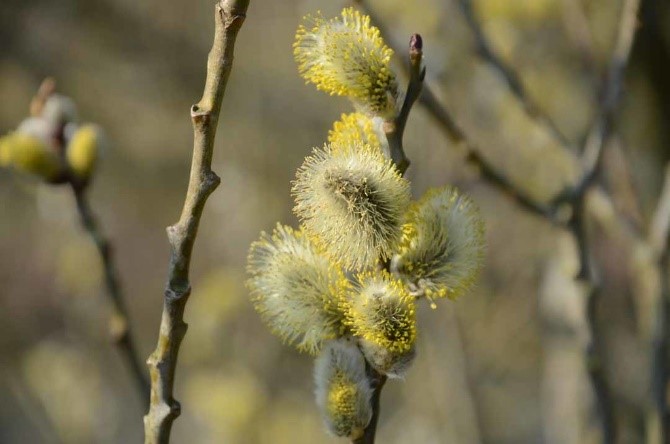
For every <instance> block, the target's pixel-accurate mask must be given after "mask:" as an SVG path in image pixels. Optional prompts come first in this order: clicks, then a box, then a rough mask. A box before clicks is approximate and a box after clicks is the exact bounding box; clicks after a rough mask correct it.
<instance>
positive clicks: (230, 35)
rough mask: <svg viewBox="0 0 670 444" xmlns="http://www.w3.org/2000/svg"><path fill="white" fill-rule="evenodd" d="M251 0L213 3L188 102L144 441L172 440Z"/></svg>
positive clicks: (156, 443)
mask: <svg viewBox="0 0 670 444" xmlns="http://www.w3.org/2000/svg"><path fill="white" fill-rule="evenodd" d="M248 6H249V0H221V1H220V2H219V3H218V4H217V5H216V7H215V13H214V16H215V32H214V41H213V44H212V49H211V51H210V53H209V56H208V59H207V79H206V81H205V88H204V92H203V96H202V99H200V102H198V103H197V104H196V105H193V106H192V107H191V120H192V123H193V133H194V135H193V159H192V164H191V175H190V179H189V185H188V191H187V192H186V199H185V202H184V207H183V210H182V214H181V217H180V219H179V221H178V222H177V223H176V224H175V225H172V226H170V227H168V229H167V234H168V239H169V241H170V246H171V250H172V251H171V256H170V264H169V268H168V281H167V288H166V290H165V299H164V302H163V315H162V318H161V325H160V332H159V337H158V344H157V345H156V350H154V352H153V353H152V354H151V356H150V357H149V359H148V360H147V364H148V365H149V371H150V374H151V403H150V409H149V413H147V415H146V416H145V417H144V431H145V438H144V439H145V443H146V444H159V443H160V444H164V443H168V442H169V440H170V432H171V429H172V423H173V422H174V420H175V419H176V418H177V417H178V416H179V414H180V413H181V407H180V404H179V402H177V400H175V399H174V396H173V389H174V382H175V372H176V368H177V357H178V353H179V347H180V345H181V342H182V340H183V339H184V335H185V334H186V328H187V325H186V323H185V322H184V319H183V318H184V309H185V308H186V302H187V300H188V297H189V295H190V293H191V284H190V282H189V269H190V263H191V254H192V251H193V244H194V243H195V239H196V235H197V232H198V226H199V224H200V218H201V216H202V212H203V210H204V207H205V203H206V201H207V198H208V197H209V195H210V194H211V193H212V192H213V191H214V189H215V188H216V187H217V186H218V185H219V182H220V179H219V177H218V176H217V175H216V174H215V173H214V172H213V171H212V170H211V164H212V156H213V151H214V138H215V136H216V128H217V124H218V120H219V111H220V109H221V103H222V101H223V95H224V92H225V89H226V85H227V83H228V77H229V75H230V71H231V69H232V65H233V51H234V46H235V39H236V37H237V33H238V31H239V30H240V28H241V26H242V23H243V22H244V19H245V17H246V12H247V8H248Z"/></svg>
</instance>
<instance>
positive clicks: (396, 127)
mask: <svg viewBox="0 0 670 444" xmlns="http://www.w3.org/2000/svg"><path fill="white" fill-rule="evenodd" d="M422 60H423V39H422V38H421V36H420V35H419V34H414V35H412V37H411V38H410V42H409V67H410V68H409V71H410V76H409V83H408V85H407V92H406V93H405V100H404V101H403V104H402V107H401V108H400V112H398V115H397V116H396V117H395V118H394V119H393V120H391V121H387V122H384V132H385V133H386V139H387V140H388V143H389V151H390V152H391V160H392V161H393V163H395V165H396V167H397V168H398V171H400V174H405V171H407V167H409V159H408V158H407V156H406V155H405V150H404V148H403V144H402V139H403V135H404V134H405V125H406V124H407V118H408V117H409V112H410V111H411V110H412V106H414V103H415V102H416V100H417V99H418V98H419V96H420V95H421V89H422V88H423V80H424V78H425V77H426V68H425V67H422Z"/></svg>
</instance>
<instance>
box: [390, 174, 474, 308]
mask: <svg viewBox="0 0 670 444" xmlns="http://www.w3.org/2000/svg"><path fill="white" fill-rule="evenodd" d="M407 219H408V222H407V224H406V225H405V227H404V229H403V231H404V234H403V240H402V243H401V248H400V251H399V254H398V255H397V256H396V257H395V258H394V260H393V266H392V268H393V270H394V272H396V273H397V274H398V275H399V276H400V277H401V278H402V279H403V280H404V281H405V282H406V283H407V284H408V285H410V287H413V289H414V290H416V291H417V292H418V293H420V294H425V295H426V296H427V297H428V298H429V299H433V298H442V297H448V298H449V299H456V298H457V297H459V296H460V295H462V294H463V293H465V292H466V291H467V290H468V289H469V288H470V287H471V285H472V284H473V282H474V280H475V278H476V276H477V273H478V271H479V269H480V267H481V264H482V259H483V256H484V251H485V248H486V245H485V239H484V222H483V221H482V218H481V216H480V215H479V211H478V210H477V207H476V206H475V205H474V204H473V203H472V201H470V199H468V198H467V197H465V196H463V195H461V194H459V192H458V191H457V190H456V189H455V188H452V187H444V188H441V189H435V190H431V191H429V192H427V193H426V194H425V195H424V196H423V197H422V198H421V200H419V201H418V202H417V203H415V204H413V205H412V208H411V209H410V211H409V212H408V217H407Z"/></svg>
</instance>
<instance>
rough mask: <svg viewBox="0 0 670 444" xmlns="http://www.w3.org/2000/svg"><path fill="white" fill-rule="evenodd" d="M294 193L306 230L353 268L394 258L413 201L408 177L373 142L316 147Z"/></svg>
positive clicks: (329, 252) (336, 257) (301, 172)
mask: <svg viewBox="0 0 670 444" xmlns="http://www.w3.org/2000/svg"><path fill="white" fill-rule="evenodd" d="M292 193H293V196H294V197H295V201H296V205H295V207H294V212H295V213H296V215H297V216H298V217H299V218H300V219H301V221H302V224H303V229H304V231H305V232H306V233H307V234H308V235H310V237H311V238H313V240H314V242H315V243H316V244H317V245H318V246H319V247H320V248H322V249H323V250H324V251H325V252H326V253H327V254H328V255H329V256H330V257H331V259H333V260H337V261H341V262H342V263H343V265H344V266H345V267H347V268H349V269H358V268H365V267H371V266H373V265H375V264H376V263H377V261H378V260H379V259H380V258H381V259H382V260H384V259H386V258H389V257H390V255H391V253H392V251H393V250H394V249H395V247H396V246H397V244H398V242H399V240H400V236H401V234H402V222H403V215H404V213H405V211H406V209H407V208H408V206H409V200H410V191H409V182H407V180H406V179H403V178H402V177H401V176H400V174H399V173H398V170H397V169H396V168H395V166H394V165H393V164H392V163H391V161H390V160H388V159H386V158H385V157H384V155H383V154H382V153H381V152H380V151H379V150H375V149H374V148H372V147H370V146H369V145H343V146H337V147H331V146H330V145H326V146H324V148H322V149H315V150H314V153H313V155H312V156H310V157H308V158H307V159H305V162H304V163H303V165H302V166H301V167H300V169H299V170H298V172H297V174H296V180H295V182H294V183H293V188H292Z"/></svg>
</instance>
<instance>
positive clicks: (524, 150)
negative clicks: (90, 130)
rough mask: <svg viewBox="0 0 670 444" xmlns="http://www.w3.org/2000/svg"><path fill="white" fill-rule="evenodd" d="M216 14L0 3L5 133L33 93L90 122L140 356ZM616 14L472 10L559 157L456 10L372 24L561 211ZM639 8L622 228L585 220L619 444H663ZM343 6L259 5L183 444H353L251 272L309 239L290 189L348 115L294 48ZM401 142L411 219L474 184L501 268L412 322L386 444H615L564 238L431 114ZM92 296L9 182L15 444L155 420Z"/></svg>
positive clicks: (71, 245) (244, 39) (557, 1)
mask: <svg viewBox="0 0 670 444" xmlns="http://www.w3.org/2000/svg"><path fill="white" fill-rule="evenodd" d="M213 3H214V2H213V1H210V0H207V1H204V0H197V1H188V2H187V1H181V2H179V1H176V0H161V1H158V0H145V1H141V2H138V1H135V0H59V1H47V0H29V1H28V0H3V1H2V5H0V42H1V43H0V133H3V134H4V133H6V132H8V131H10V130H11V129H13V128H14V127H16V125H17V124H18V123H19V122H20V121H21V120H22V119H23V118H24V117H25V116H26V115H27V113H28V105H29V102H30V99H31V97H32V96H33V94H34V93H35V91H36V89H37V87H38V86H39V84H40V82H41V81H42V79H43V78H44V77H46V76H53V77H55V78H56V79H57V81H58V88H59V90H60V91H61V92H62V93H64V94H66V95H69V96H71V97H72V98H74V100H75V101H76V102H77V104H78V105H79V111H80V116H81V119H82V120H83V121H91V122H96V123H98V124H100V125H101V126H102V127H103V128H104V129H105V131H106V133H107V136H108V138H109V140H110V147H109V149H108V150H107V151H106V153H105V155H104V159H103V161H102V164H101V165H102V166H101V168H100V170H99V172H98V174H97V177H96V179H95V182H94V183H93V185H92V191H91V192H92V196H91V200H92V206H93V208H94V210H95V211H96V212H97V214H98V216H99V218H100V222H101V224H102V226H103V229H104V230H105V231H106V233H107V234H108V235H109V236H110V237H111V239H112V241H113V243H114V246H115V252H116V259H117V262H118V267H119V270H120V275H121V280H122V284H123V288H124V292H125V297H126V299H127V301H128V304H129V306H130V313H131V322H132V327H133V331H134V334H135V337H136V340H137V341H138V343H139V347H140V352H141V355H142V356H148V355H149V353H150V352H151V351H152V350H153V348H154V346H155V342H156V338H157V332H158V325H159V320H160V314H161V309H162V298H163V288H164V281H165V277H166V268H167V267H166V266H167V261H168V255H169V251H168V244H167V240H166V237H165V231H164V229H165V227H166V226H167V225H169V224H171V223H173V222H175V221H176V220H177V218H178V216H179V213H180V211H181V206H182V202H183V198H184V193H185V189H186V184H187V179H188V171H189V165H190V156H191V145H192V132H191V122H190V118H189V112H188V110H189V107H190V105H191V104H192V103H195V102H196V101H197V100H198V98H199V97H200V94H201V92H202V88H203V82H204V76H205V61H206V56H207V52H208V51H209V48H210V45H211V40H212V32H213V14H212V12H213ZM621 3H622V2H621V1H620V0H532V1H528V0H475V1H474V7H475V13H476V15H477V17H478V18H479V20H480V23H481V25H482V27H483V30H484V32H485V34H486V36H487V37H488V38H489V39H490V41H491V42H492V45H493V47H494V49H495V51H496V52H497V53H498V54H499V55H500V56H501V57H502V58H503V59H504V60H505V61H506V62H508V63H509V64H510V65H511V66H513V67H514V68H515V70H516V71H517V72H518V73H519V76H520V78H521V80H522V82H523V84H524V86H526V88H527V90H528V91H529V94H530V95H531V96H532V97H533V98H534V99H535V100H536V101H537V102H538V103H539V105H540V106H541V108H542V110H544V111H545V112H546V114H548V115H549V116H550V117H551V118H552V119H553V121H554V122H555V123H556V125H557V127H558V128H559V130H560V132H561V133H562V134H563V135H564V136H565V139H566V140H567V142H562V141H560V140H558V139H557V138H556V137H555V136H554V134H553V133H552V132H551V131H550V130H548V128H547V127H546V125H542V124H541V123H538V122H537V120H536V119H533V118H530V117H529V116H528V114H527V113H526V112H525V110H524V108H523V106H522V105H521V104H520V103H519V101H518V100H517V99H516V97H515V96H514V95H513V94H512V93H511V92H510V90H509V88H508V87H507V85H506V83H505V82H504V81H503V79H502V77H501V76H500V75H499V73H498V72H497V71H496V70H495V69H493V68H492V67H491V65H490V64H487V63H486V62H485V61H484V60H482V59H481V58H480V57H478V55H477V53H476V50H475V49H476V48H475V44H474V40H473V35H472V32H471V30H470V29H469V28H468V27H467V25H466V22H465V20H464V18H463V15H462V12H461V10H460V9H459V8H458V5H457V4H456V2H455V1H453V0H415V1H412V2H407V1H402V0H385V1H382V0H377V1H372V0H371V1H370V4H371V5H372V6H373V7H375V9H376V10H377V11H378V12H379V14H380V16H381V17H382V18H383V20H384V22H385V23H386V24H387V26H388V27H389V28H390V29H391V30H392V32H393V39H394V41H397V42H400V44H401V45H402V46H401V47H405V44H406V41H407V40H408V37H409V35H410V34H411V33H413V32H420V33H421V34H422V35H423V36H424V42H425V43H424V47H425V60H426V65H427V69H428V78H429V79H430V82H431V84H432V85H433V86H434V87H435V88H436V90H437V91H438V92H439V95H440V98H441V99H442V100H443V101H444V103H445V104H447V105H448V106H449V108H450V109H451V110H452V111H453V113H454V115H455V116H456V117H457V119H458V120H459V122H460V123H461V124H462V126H463V127H464V128H465V129H466V132H467V134H468V137H469V138H470V140H471V141H473V143H475V144H476V145H477V146H479V147H480V148H481V150H482V151H483V152H484V153H485V154H486V156H487V158H489V159H492V161H494V162H495V164H496V165H498V166H499V167H500V169H501V171H504V172H505V174H507V175H508V176H509V177H510V178H511V180H512V181H513V182H514V183H515V184H517V185H518V186H519V187H520V188H522V189H524V190H526V192H528V193H530V194H531V195H532V196H534V197H535V198H537V199H540V200H545V201H546V200H548V199H550V198H551V197H552V196H553V195H555V193H557V192H559V191H561V190H562V189H563V187H565V186H566V185H569V184H571V183H573V182H574V181H575V180H576V178H577V177H578V175H579V169H578V163H577V161H576V156H575V154H576V152H577V149H578V147H579V146H580V145H581V143H582V141H583V139H584V135H585V134H586V132H587V131H588V129H589V127H590V125H591V124H592V120H593V116H594V113H595V112H596V109H597V108H596V107H597V104H598V98H599V97H598V91H599V85H600V82H601V81H602V73H603V71H604V68H605V66H606V64H607V61H608V59H609V54H610V52H611V49H612V47H613V44H614V37H615V35H616V30H617V24H618V20H619V15H620V7H621ZM642 3H643V5H642V13H641V14H640V17H641V24H640V25H641V26H640V29H639V34H638V38H637V42H636V44H635V46H634V50H633V56H632V60H631V64H630V67H629V70H628V72H627V77H626V81H625V89H624V92H625V97H624V100H623V101H622V104H621V107H620V112H619V113H618V117H617V120H616V123H617V127H616V132H615V136H614V137H613V139H612V141H611V144H610V145H611V149H608V151H607V157H606V159H605V174H604V179H603V187H604V189H605V190H606V191H607V192H608V193H610V194H611V195H612V196H613V199H612V201H613V202H614V206H613V207H612V208H610V207H607V205H605V204H604V203H602V200H598V199H597V198H594V200H593V204H592V206H593V207H594V213H597V214H596V216H594V217H593V220H594V222H593V223H592V229H593V232H594V242H595V247H594V255H595V258H596V259H597V261H598V269H599V272H600V274H601V275H602V276H603V277H604V282H605V284H604V285H605V291H604V297H603V304H602V307H601V308H602V310H601V319H600V325H601V327H602V331H603V335H604V337H605V346H606V347H605V350H606V356H605V358H606V359H605V362H606V364H607V365H606V369H607V376H608V381H609V385H610V387H611V388H612V391H613V394H614V403H615V413H616V418H617V426H618V430H619V432H620V433H619V442H622V443H623V442H625V443H638V442H653V441H649V434H648V430H649V420H648V415H647V412H648V410H649V407H650V403H651V402H652V401H651V390H650V387H651V381H650V375H651V371H650V359H651V358H650V350H651V345H652V339H651V337H652V334H651V333H650V327H649V325H653V322H651V321H650V319H651V318H653V316H654V313H655V311H654V306H655V304H656V303H657V301H658V296H657V295H658V288H659V275H658V273H657V272H656V271H654V270H655V269H653V268H651V267H650V266H649V263H650V262H651V261H652V259H651V256H650V253H649V251H648V248H646V247H645V244H644V243H643V242H640V241H639V238H638V237H636V236H635V235H632V234H630V233H631V232H632V233H636V232H642V233H644V232H645V231H646V226H647V224H648V221H649V219H650V217H651V214H652V212H653V210H654V207H655V205H656V200H657V198H658V195H659V190H660V188H661V183H662V180H663V170H664V165H665V163H666V161H667V159H668V158H669V157H670V151H669V150H668V146H670V145H668V143H669V142H670V133H669V131H670V125H669V123H670V120H669V118H670V4H668V2H665V1H663V0H645V1H643V2H642ZM345 5H347V3H345V2H341V1H339V0H329V1H324V0H282V1H270V0H252V2H251V5H250V8H249V11H248V18H247V21H246V23H245V25H244V27H243V28H242V30H241V32H240V35H239V38H238V43H237V47H236V59H235V65H234V68H233V72H232V76H231V79H230V83H229V85H228V90H227V93H226V97H225V99H224V105H223V110H222V116H221V119H220V127H219V132H218V136H217V139H216V150H215V158H214V170H215V171H216V172H217V173H218V174H219V175H220V176H221V177H222V183H221V186H220V187H219V188H218V189H217V191H216V192H215V193H214V194H213V195H212V196H211V198H210V200H209V202H208V205H207V207H206V210H205V214H204V217H203V220H202V225H201V229H200V232H199V236H198V240H197V242H196V248H195V254H194V261H193V264H192V283H193V293H192V296H191V299H190V301H189V303H188V306H187V310H186V321H187V322H188V323H189V330H188V334H187V335H186V339H185V341H184V343H183V345H182V351H181V355H180V361H179V366H178V376H177V382H176V388H175V390H176V397H177V399H179V400H180V401H181V403H182V415H181V417H180V418H179V419H178V420H177V421H176V422H175V425H174V429H173V442H175V443H182V442H196V443H220V442H226V443H277V444H282V443H291V444H295V443H315V442H333V443H334V442H338V440H336V439H333V438H329V437H327V436H326V435H325V433H324V431H323V428H322V425H321V419H320V418H319V415H318V412H317V411H316V409H315V406H314V401H313V393H312V391H313V383H312V360H311V359H310V358H309V357H308V356H306V355H301V354H299V353H298V352H295V351H294V350H293V349H291V348H289V347H286V346H283V345H282V344H281V343H280V342H279V340H278V339H277V338H276V337H274V336H272V335H271V334H270V333H269V331H268V330H267V328H265V326H263V325H262V324H261V322H260V319H259V317H258V315H257V314H256V313H255V312H254V311H253V309H252V307H251V304H250V303H249V301H248V297H247V290H246V289H245V288H244V279H245V273H244V266H245V261H246V253H247V249H248V246H249V244H250V243H251V242H252V241H253V240H255V239H256V238H257V237H258V235H259V232H260V231H261V230H270V229H272V227H273V226H274V224H275V222H276V221H281V222H283V223H288V224H293V225H296V219H295V217H294V216H293V215H292V213H291V208H292V206H293V202H292V200H291V197H290V194H289V190H290V181H291V180H292V179H293V177H294V174H295V170H296V168H297V167H298V166H299V165H300V164H301V163H302V160H303V158H304V157H305V156H306V155H307V154H308V153H309V152H310V150H311V148H312V147H314V146H319V145H321V144H322V143H323V142H324V141H325V139H326V136H327V132H328V129H329V128H330V126H331V124H332V122H333V121H335V120H336V119H338V118H339V116H340V114H341V113H342V112H349V110H350V105H349V104H348V103H347V101H346V100H344V99H333V98H329V97H328V96H326V95H325V94H323V93H320V92H318V91H316V90H315V89H314V88H313V87H312V86H305V85H304V83H303V81H302V80H301V79H300V78H299V77H298V75H297V70H296V67H295V63H294V61H293V57H292V48H291V44H292V42H293V37H294V32H295V29H296V27H297V25H298V23H299V21H300V19H301V17H303V16H304V15H305V14H307V13H310V12H315V11H316V10H321V11H322V12H323V14H324V15H325V16H331V15H335V14H338V13H339V11H340V9H341V8H342V7H343V6H345ZM398 61H399V60H398ZM398 71H400V70H398ZM405 139H406V143H405V144H406V151H407V154H408V156H409V158H410V159H411V161H412V166H411V168H410V170H409V171H408V177H409V178H410V179H411V180H412V183H413V185H412V186H413V193H414V196H416V197H418V196H420V195H421V194H423V192H424V191H425V190H427V189H428V188H430V187H434V186H441V185H443V184H447V183H450V184H455V185H457V186H459V187H460V188H461V189H463V190H464V191H465V192H467V193H468V194H469V195H470V196H472V198H473V199H474V200H475V201H476V203H477V204H478V205H479V207H480V208H481V210H482V212H483V215H484V217H485V219H486V224H487V238H488V245H489V248H488V257H487V260H486V266H485V269H484V271H483V273H482V275H481V278H480V280H479V281H478V284H477V286H476V288H475V289H474V291H472V292H471V293H470V294H469V295H467V296H466V297H463V298H462V299H461V300H459V301H457V302H448V301H444V302H441V303H439V304H438V309H437V310H431V309H430V308H429V307H428V306H427V305H425V306H423V305H422V306H421V308H420V310H419V315H418V316H419V322H420V328H419V339H418V351H419V357H418V359H417V361H416V363H415V365H414V367H413V368H412V369H411V371H410V372H409V374H408V375H407V378H406V379H405V380H404V381H392V382H391V383H389V384H387V386H386V389H385V390H384V393H383V396H382V416H381V420H380V425H379V433H378V442H380V443H407V442H414V443H426V444H431V443H436V444H437V443H459V444H460V443H463V444H468V443H496V444H498V443H500V444H507V443H509V444H519V443H596V442H600V439H601V436H600V429H599V422H598V416H597V413H596V412H595V410H594V401H593V394H592V389H591V386H590V383H589V379H588V375H587V372H586V368H585V360H584V348H585V344H586V339H587V338H586V337H585V332H586V331H587V330H586V327H585V325H584V303H583V301H584V299H583V293H582V290H581V289H580V288H579V286H578V285H577V284H575V281H574V280H573V277H574V275H575V274H576V270H577V259H576V255H575V246H574V243H573V240H572V238H571V236H570V234H569V233H567V232H566V231H565V230H562V229H560V228H556V227H552V226H551V225H550V224H549V223H547V222H546V221H544V220H541V219H539V218H538V217H536V216H534V215H531V214H529V213H527V212H525V211H523V210H522V209H520V208H519V207H518V206H517V205H516V204H515V203H514V202H513V201H511V200H510V199H509V198H508V197H507V196H505V195H503V194H501V193H500V192H499V191H497V190H496V189H494V188H492V187H491V186H490V185H488V184H486V183H485V182H483V181H482V180H481V179H480V178H479V176H478V174H477V171H475V170H474V169H472V168H470V167H468V166H467V165H466V163H465V162H464V151H463V147H461V146H458V145H457V144H452V143H450V142H449V140H448V139H447V138H445V136H444V133H443V132H442V131H441V130H440V128H439V127H437V126H436V124H435V122H434V121H433V120H432V119H431V117H430V116H429V115H428V114H427V113H426V112H425V110H424V109H422V107H421V106H418V105H417V106H416V107H415V109H414V110H413V112H412V115H411V117H410V120H409V124H408V128H407V132H406V137H405ZM565 146H568V147H575V148H574V150H572V151H571V150H570V149H566V148H565ZM613 212H616V213H617V216H616V217H615V216H612V213H613ZM621 215H623V216H621ZM612 219H616V221H612ZM622 219H623V220H624V222H621V220H622ZM622 226H625V227H627V228H626V229H624V228H621V227H622ZM630 227H632V228H630ZM101 278H102V272H101V267H100V265H99V259H98V256H97V255H96V252H95V249H94V246H93V244H92V243H91V241H90V239H89V238H88V237H87V236H86V234H85V233H84V232H83V231H82V230H81V229H80V227H79V223H78V220H77V216H76V212H75V206H74V201H73V199H72V196H71V193H70V192H69V191H68V190H67V189H66V188H65V187H49V186H46V185H41V184H39V183H37V182H36V181H34V180H31V179H30V178H26V177H23V176H18V175H17V174H15V173H12V172H8V171H4V170H2V171H0V399H2V402H0V442H2V443H8V444H9V443H126V442H140V441H141V439H142V436H143V431H142V415H143V413H144V412H143V409H142V403H141V401H140V400H139V399H138V396H137V393H136V392H135V391H134V385H133V381H132V379H131V377H130V374H129V372H128V371H127V368H126V367H125V363H124V362H123V361H122V360H121V357H120V355H119V353H118V352H117V350H116V349H115V348H114V347H113V345H112V344H110V343H109V337H108V333H107V332H108V329H107V322H108V318H109V315H110V313H111V307H110V305H109V302H108V300H107V298H106V295H105V294H104V286H103V284H102V281H101Z"/></svg>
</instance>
